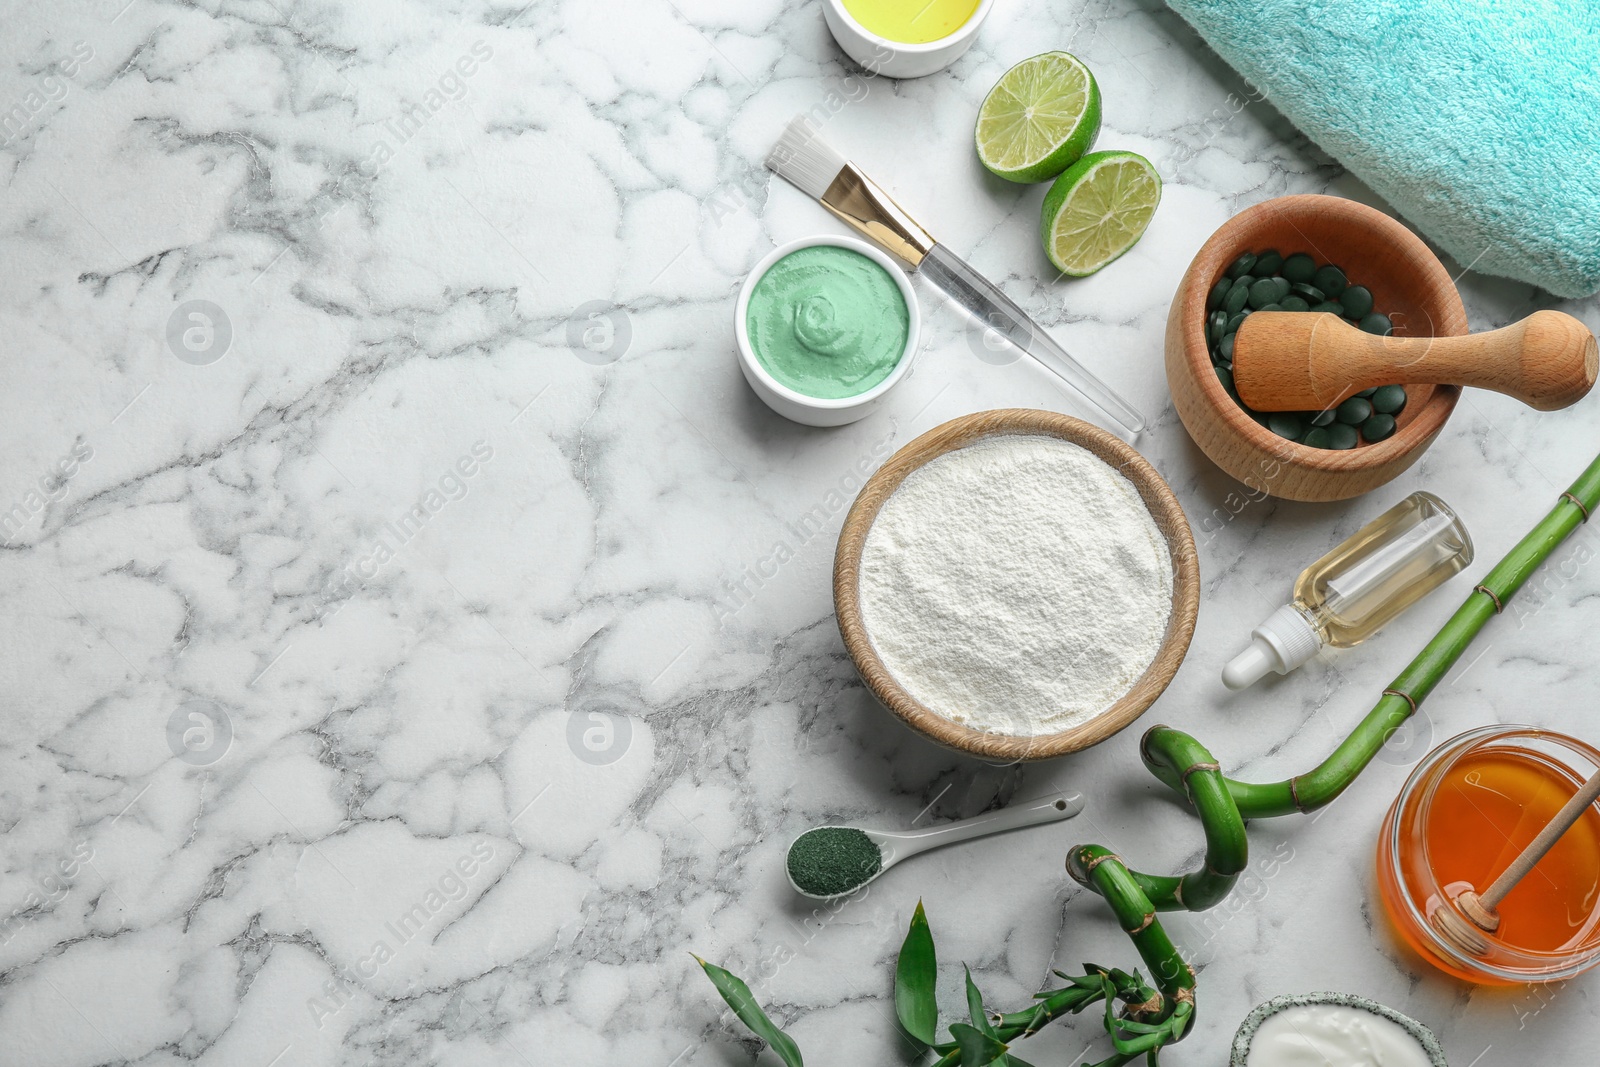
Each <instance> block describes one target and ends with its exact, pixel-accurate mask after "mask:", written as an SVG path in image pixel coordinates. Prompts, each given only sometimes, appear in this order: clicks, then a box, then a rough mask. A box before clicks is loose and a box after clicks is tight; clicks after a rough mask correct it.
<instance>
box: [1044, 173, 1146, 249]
mask: <svg viewBox="0 0 1600 1067" xmlns="http://www.w3.org/2000/svg"><path fill="white" fill-rule="evenodd" d="M1159 203H1161V175H1159V174H1157V173H1156V168H1155V167H1153V166H1151V165H1150V161H1149V160H1148V159H1146V158H1144V157H1143V156H1141V155H1138V154H1136V153H1134V152H1091V153H1090V154H1089V155H1086V156H1084V157H1083V158H1082V159H1080V160H1078V162H1076V163H1074V164H1073V165H1072V166H1070V167H1068V168H1067V170H1066V172H1065V173H1063V174H1062V175H1061V177H1059V178H1057V179H1056V180H1055V184H1053V185H1051V186H1050V191H1049V192H1048V193H1046V194H1044V221H1043V230H1042V236H1043V237H1044V251H1045V254H1046V255H1047V256H1049V257H1050V262H1051V263H1053V264H1055V267H1056V269H1057V270H1059V271H1061V273H1063V274H1070V275H1072V276H1073V277H1075V278H1081V277H1083V276H1084V275H1087V274H1093V273H1094V272H1095V271H1097V270H1099V269H1100V268H1101V267H1103V266H1105V265H1106V264H1107V263H1110V262H1111V261H1112V260H1114V259H1116V258H1117V257H1118V256H1120V255H1122V254H1123V253H1124V252H1126V251H1127V250H1128V249H1130V248H1132V247H1133V246H1134V245H1136V244H1138V243H1139V238H1140V237H1143V236H1144V231H1145V227H1147V226H1149V225H1150V219H1151V217H1152V216H1154V215H1155V213H1156V205H1157V204H1159Z"/></svg>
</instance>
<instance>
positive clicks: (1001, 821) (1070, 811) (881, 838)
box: [783, 792, 1083, 900]
mask: <svg viewBox="0 0 1600 1067" xmlns="http://www.w3.org/2000/svg"><path fill="white" fill-rule="evenodd" d="M1082 810H1083V794H1082V793H1076V792H1073V793H1056V794H1053V795H1051V796H1048V797H1045V798H1044V799H1042V800H1034V801H1029V802H1028V803H1025V804H1016V805H1013V806H1011V807H1009V808H1001V809H1000V810H999V811H988V812H984V813H983V814H982V815H976V816H974V817H972V818H970V819H961V820H958V821H957V822H951V823H945V824H944V825H943V826H930V827H929V828H928V829H926V830H901V831H894V830H862V831H861V832H862V833H864V834H866V835H867V837H868V838H870V839H871V840H872V843H873V844H875V845H877V846H878V851H879V852H880V853H881V854H882V856H883V863H882V865H881V866H880V867H879V868H878V871H877V873H876V874H874V875H872V877H870V878H865V879H862V880H861V881H860V882H858V883H857V884H855V885H854V886H852V887H850V888H849V889H846V890H844V891H843V892H841V893H826V894H824V893H808V892H806V891H805V890H804V889H801V888H800V887H799V886H798V885H795V881H794V876H793V875H789V884H790V885H791V886H793V887H794V891H795V892H796V893H799V894H800V895H801V896H803V897H810V898H811V899H813V900H833V899H834V898H836V897H842V896H846V895H848V894H850V893H854V892H855V891H856V890H858V889H860V888H861V887H862V886H865V885H867V884H869V883H871V882H874V881H876V880H877V879H878V878H880V877H882V875H883V872H884V871H887V870H888V869H889V868H890V867H893V866H894V865H895V864H897V863H899V862H901V861H902V860H908V859H910V858H911V857H912V856H915V855H917V854H918V853H922V852H927V851H928V850H929V849H933V848H943V847H944V846H945V845H953V844H955V843H956V842H957V841H971V840H972V839H973V838H974V837H987V836H988V835H990V834H1000V833H1004V832H1006V831H1007V830H1021V829H1023V828H1024V827H1028V826H1040V825H1042V824H1044V823H1047V822H1060V821H1061V820H1063V819H1070V818H1072V817H1073V816H1074V815H1076V814H1078V812H1080V811H1082ZM854 829H858V828H857V827H853V826H816V827H812V828H811V829H810V830H807V831H806V832H805V833H804V834H801V835H800V837H805V836H806V834H814V833H816V832H817V831H819V830H854ZM800 837H797V838H795V839H794V841H793V842H790V844H789V849H790V851H793V849H794V846H795V843H797V842H798V841H799V840H800ZM783 869H784V873H785V874H788V871H789V864H788V862H787V860H785V862H784V865H783Z"/></svg>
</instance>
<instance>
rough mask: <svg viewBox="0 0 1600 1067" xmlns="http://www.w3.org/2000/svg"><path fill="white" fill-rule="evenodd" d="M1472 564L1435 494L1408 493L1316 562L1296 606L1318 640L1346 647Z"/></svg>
mask: <svg viewBox="0 0 1600 1067" xmlns="http://www.w3.org/2000/svg"><path fill="white" fill-rule="evenodd" d="M1471 562H1472V540H1471V539H1470V538H1469V537H1468V536H1467V531H1466V529H1465V528H1464V527H1463V526H1462V525H1461V520H1459V519H1457V518H1456V516H1455V513H1454V512H1453V511H1451V510H1450V508H1449V507H1448V506H1447V505H1446V504H1445V502H1444V501H1442V500H1440V499H1439V498H1438V497H1436V496H1434V495H1433V494H1432V493H1412V494H1411V495H1410V496H1408V497H1406V498H1405V499H1404V500H1402V501H1400V503H1398V504H1396V505H1395V506H1394V507H1392V508H1390V509H1389V510H1388V511H1386V512H1384V513H1383V514H1382V515H1379V516H1378V517H1377V518H1376V519H1373V520H1372V521H1371V522H1369V523H1367V525H1365V526H1363V527H1362V528H1361V529H1360V530H1359V531H1357V532H1356V534H1355V536H1354V537H1352V538H1350V539H1349V540H1348V541H1346V542H1344V543H1343V544H1341V545H1340V546H1339V547H1338V548H1335V549H1334V550H1333V551H1332V552H1329V553H1328V554H1327V555H1326V556H1323V557H1322V558H1321V559H1319V560H1317V561H1316V562H1315V563H1313V564H1312V565H1311V566H1309V567H1307V568H1306V569H1305V571H1304V572H1303V573H1301V575H1300V577H1299V579H1298V580H1296V582H1295V584H1294V603H1295V606H1296V607H1297V608H1299V609H1300V611H1301V612H1302V613H1303V614H1305V616H1306V617H1307V618H1308V619H1309V620H1310V621H1311V623H1312V625H1313V626H1315V627H1316V628H1317V630H1318V632H1319V633H1320V634H1321V636H1322V639H1323V642H1324V643H1326V644H1330V645H1333V646H1334V647H1335V648H1348V647H1349V646H1351V645H1354V644H1358V643H1360V642H1362V641H1365V640H1366V639H1367V638H1369V637H1371V636H1372V635H1373V634H1374V633H1376V632H1377V631H1378V630H1379V629H1380V628H1381V627H1382V626H1383V625H1384V623H1386V622H1388V621H1389V620H1390V619H1392V618H1394V617H1395V616H1396V615H1398V614H1400V613H1401V612H1402V611H1404V610H1405V609H1406V608H1408V607H1410V606H1411V605H1412V604H1414V603H1416V602H1417V601H1418V600H1420V599H1422V598H1423V597H1424V596H1426V595H1427V594H1428V593H1430V592H1432V591H1433V590H1434V589H1436V588H1438V587H1439V586H1440V585H1441V584H1443V583H1444V582H1445V581H1446V580H1447V579H1449V578H1451V577H1453V576H1454V575H1456V574H1457V573H1458V572H1460V570H1461V569H1462V568H1463V567H1465V566H1466V565H1467V564H1468V563H1471Z"/></svg>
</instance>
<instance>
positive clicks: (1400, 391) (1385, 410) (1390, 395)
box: [1372, 385, 1406, 415]
mask: <svg viewBox="0 0 1600 1067" xmlns="http://www.w3.org/2000/svg"><path fill="white" fill-rule="evenodd" d="M1405 409H1406V387H1405V386H1403V385H1385V386H1380V387H1379V388H1377V389H1375V390H1373V393H1372V410H1373V411H1376V412H1378V413H1379V414H1382V415H1398V414H1400V413H1401V412H1402V411H1404V410H1405Z"/></svg>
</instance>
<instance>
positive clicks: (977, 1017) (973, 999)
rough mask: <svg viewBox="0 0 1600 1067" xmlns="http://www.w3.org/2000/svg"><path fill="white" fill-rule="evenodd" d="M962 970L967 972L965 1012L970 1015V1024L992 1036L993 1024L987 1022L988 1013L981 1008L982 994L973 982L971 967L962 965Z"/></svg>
mask: <svg viewBox="0 0 1600 1067" xmlns="http://www.w3.org/2000/svg"><path fill="white" fill-rule="evenodd" d="M962 970H964V971H966V972H967V1014H968V1015H969V1016H971V1017H972V1025H973V1026H975V1027H976V1028H977V1029H979V1030H981V1031H982V1032H983V1033H986V1034H988V1035H989V1036H990V1037H993V1036H994V1024H993V1023H991V1022H989V1014H988V1013H987V1012H985V1011H984V1010H983V994H982V993H980V992H978V987H977V986H976V985H975V984H973V981H972V968H971V967H967V966H965V965H963V966H962Z"/></svg>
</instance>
